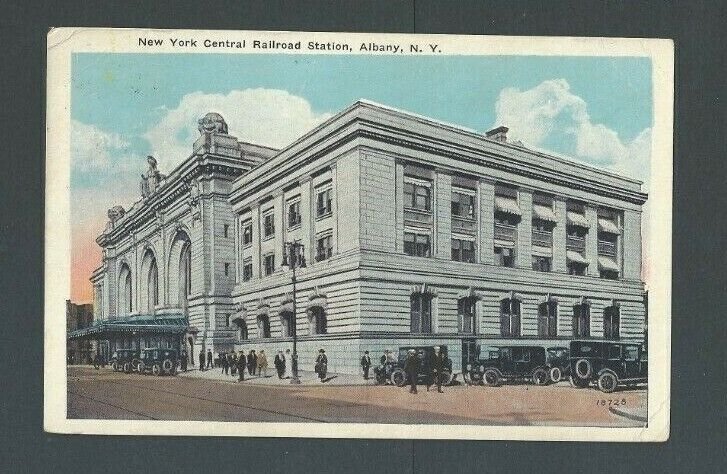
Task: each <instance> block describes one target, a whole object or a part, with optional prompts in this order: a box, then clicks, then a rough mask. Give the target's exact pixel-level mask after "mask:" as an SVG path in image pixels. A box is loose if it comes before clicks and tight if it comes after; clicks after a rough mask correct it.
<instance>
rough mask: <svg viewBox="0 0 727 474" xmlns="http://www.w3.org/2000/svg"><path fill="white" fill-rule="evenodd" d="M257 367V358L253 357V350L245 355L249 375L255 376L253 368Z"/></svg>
mask: <svg viewBox="0 0 727 474" xmlns="http://www.w3.org/2000/svg"><path fill="white" fill-rule="evenodd" d="M256 366H257V357H256V356H255V349H250V352H248V353H247V372H248V373H249V374H250V375H255V368H256Z"/></svg>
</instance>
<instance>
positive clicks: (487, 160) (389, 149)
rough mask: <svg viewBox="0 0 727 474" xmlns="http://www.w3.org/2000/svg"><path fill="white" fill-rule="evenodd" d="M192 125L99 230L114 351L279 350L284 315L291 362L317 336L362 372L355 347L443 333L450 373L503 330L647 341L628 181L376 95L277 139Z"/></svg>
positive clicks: (638, 204)
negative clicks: (377, 100) (150, 329)
mask: <svg viewBox="0 0 727 474" xmlns="http://www.w3.org/2000/svg"><path fill="white" fill-rule="evenodd" d="M200 134H201V136H200V138H199V139H198V140H197V142H196V143H195V144H194V146H193V149H192V154H191V155H190V157H189V158H187V160H185V161H184V162H183V163H182V164H181V165H180V166H179V167H177V168H176V169H175V170H174V171H172V172H171V173H170V174H169V176H167V177H164V176H163V175H161V174H160V173H159V172H158V171H157V170H156V163H155V161H152V160H153V158H151V159H150V169H149V172H148V173H147V179H145V180H144V181H143V182H142V195H143V198H142V199H141V200H140V201H139V202H137V203H136V204H134V206H132V208H131V209H129V210H128V211H125V212H122V211H121V210H120V209H116V208H115V209H116V211H114V209H112V210H110V213H109V217H110V222H109V227H108V228H107V230H106V231H105V232H104V233H103V234H102V235H101V236H99V238H98V240H97V242H98V243H99V245H101V246H102V247H103V248H104V260H103V264H102V266H101V267H100V268H99V269H98V270H97V271H96V272H94V275H93V276H92V282H93V283H94V288H95V295H96V301H95V305H94V308H96V315H95V318H96V320H97V322H99V321H108V320H112V319H115V318H120V317H124V318H126V321H127V322H129V323H130V324H132V326H130V327H129V330H130V331H131V334H135V335H133V336H128V337H127V336H124V337H122V338H116V339H114V340H112V341H110V342H109V344H111V345H116V344H122V345H124V344H127V345H130V346H133V345H134V344H139V345H142V346H144V345H146V344H147V343H148V344H174V345H178V346H179V347H185V348H186V349H187V352H188V353H189V356H190V359H191V361H192V362H194V361H195V358H194V356H195V355H196V354H197V353H198V351H200V350H207V349H211V350H212V351H213V352H214V353H215V354H216V353H218V352H220V351H228V350H232V349H235V350H239V349H244V350H245V351H247V350H249V349H253V348H254V349H256V350H258V351H259V350H260V349H265V351H266V352H267V353H268V354H270V356H272V355H273V354H274V353H275V352H276V351H277V350H279V349H288V348H291V346H292V335H293V327H295V328H296V329H297V336H298V352H299V354H300V364H301V365H300V367H301V368H302V369H304V370H305V369H307V370H310V369H311V368H312V366H313V360H314V358H315V355H316V353H317V350H318V349H319V348H324V349H325V350H326V353H327V354H328V360H329V370H330V371H333V372H350V373H355V372H356V371H358V370H359V369H358V361H359V358H360V354H361V353H362V352H363V351H364V350H368V351H369V352H370V353H371V354H372V355H373V356H374V357H373V358H374V359H376V358H377V355H378V354H380V353H381V352H382V351H383V350H384V349H386V348H389V349H394V350H396V349H397V348H398V347H399V346H406V345H434V344H437V345H446V346H447V349H448V353H449V356H450V357H451V358H452V361H453V364H454V370H455V371H459V370H460V367H461V364H462V360H463V358H466V357H468V356H469V355H470V354H472V353H473V352H474V350H475V348H476V346H477V345H478V344H485V343H489V342H494V341H497V342H501V343H504V342H507V343H512V344H533V343H537V344H544V345H547V346H563V345H567V344H568V341H569V340H571V339H573V338H589V337H592V338H609V339H628V340H639V341H640V340H643V337H644V332H645V320H646V315H645V300H644V283H643V281H642V280H641V244H642V242H641V240H642V239H641V212H642V206H643V204H644V203H645V201H646V199H647V196H646V194H645V193H643V192H642V190H641V183H640V182H639V181H637V180H634V179H630V178H627V177H624V176H619V175H616V174H613V173H611V172H607V171H604V170H602V169H598V168H595V167H591V166H587V165H584V164H582V163H579V162H576V161H573V160H569V159H565V158H562V157H557V156H553V155H551V154H546V153H543V152H540V151H535V150H531V149H528V148H526V147H525V146H523V145H522V144H520V143H511V142H510V141H508V140H507V129H506V128H505V127H500V128H497V129H494V130H491V131H489V132H485V133H478V132H474V131H470V130H466V129H463V128H461V127H457V126H453V125H450V124H445V123H442V122H439V121H436V120H432V119H429V118H426V117H422V116H418V115H414V114H411V113H407V112H403V111H399V110H395V109H392V108H390V107H386V106H382V105H378V104H374V103H371V102H368V101H358V102H356V103H354V104H353V105H351V106H350V107H348V108H347V109H345V110H343V111H342V112H340V113H338V114H337V115H335V116H334V117H332V118H330V119H329V120H327V121H326V122H325V123H323V124H321V125H320V126H318V127H316V128H315V129H313V130H311V131H310V132H308V133H307V134H305V135H304V136H302V137H301V138H299V139H298V140H296V141H295V142H294V143H292V144H290V145H288V146H286V147H285V148H283V149H281V150H274V149H271V148H266V147H263V146H259V145H253V144H249V143H242V142H239V141H238V140H237V139H236V138H234V137H231V136H230V135H228V133H227V124H226V123H225V122H224V119H222V117H220V116H219V115H217V114H208V115H207V116H205V117H204V118H203V119H202V120H200ZM112 211H113V212H112ZM120 214H122V215H120ZM288 242H297V243H299V244H302V251H301V252H300V254H299V255H284V252H285V251H284V247H285V244H286V243H288ZM293 259H297V262H298V263H302V262H303V261H304V262H305V266H304V267H302V265H301V267H302V268H297V269H296V287H295V291H294V290H293V284H292V276H293V275H292V271H291V269H290V266H289V265H286V264H289V263H291V261H292V260H293ZM134 318H137V320H138V321H142V320H143V321H146V323H145V324H146V325H147V326H148V325H150V323H149V321H159V320H165V319H167V320H174V323H173V324H169V326H170V327H171V326H174V328H175V329H173V330H170V332H169V333H168V334H163V335H155V334H153V333H152V334H150V335H148V336H147V335H146V334H145V332H144V328H143V327H142V326H144V325H145V324H138V325H136V326H134V325H133V323H134ZM99 324H101V323H99ZM107 325H108V324H107ZM294 325H295V326H294ZM134 328H136V329H134ZM134 331H136V332H134ZM114 337H115V336H114ZM147 339H148V340H147ZM127 341H128V342H127Z"/></svg>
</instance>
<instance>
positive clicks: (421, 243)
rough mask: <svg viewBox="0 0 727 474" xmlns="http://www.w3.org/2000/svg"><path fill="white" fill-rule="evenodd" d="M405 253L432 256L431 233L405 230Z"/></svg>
mask: <svg viewBox="0 0 727 474" xmlns="http://www.w3.org/2000/svg"><path fill="white" fill-rule="evenodd" d="M404 253H405V254H407V255H412V256H414V257H431V244H430V239H429V235H427V234H416V233H414V232H404Z"/></svg>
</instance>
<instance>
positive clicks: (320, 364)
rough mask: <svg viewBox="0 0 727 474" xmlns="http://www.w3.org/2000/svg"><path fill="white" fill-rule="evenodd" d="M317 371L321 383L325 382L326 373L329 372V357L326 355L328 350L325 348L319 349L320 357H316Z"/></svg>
mask: <svg viewBox="0 0 727 474" xmlns="http://www.w3.org/2000/svg"><path fill="white" fill-rule="evenodd" d="M315 371H316V373H317V374H318V377H319V378H320V379H321V383H323V382H324V381H325V379H326V373H327V372H328V357H327V356H326V351H325V350H323V349H320V350H319V351H318V357H316V366H315Z"/></svg>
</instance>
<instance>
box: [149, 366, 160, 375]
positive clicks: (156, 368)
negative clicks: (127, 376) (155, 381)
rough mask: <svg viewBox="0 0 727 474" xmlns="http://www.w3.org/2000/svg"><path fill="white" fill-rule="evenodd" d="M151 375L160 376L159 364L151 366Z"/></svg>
mask: <svg viewBox="0 0 727 474" xmlns="http://www.w3.org/2000/svg"><path fill="white" fill-rule="evenodd" d="M151 373H152V375H161V374H162V366H161V365H159V364H154V365H152V366H151Z"/></svg>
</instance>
